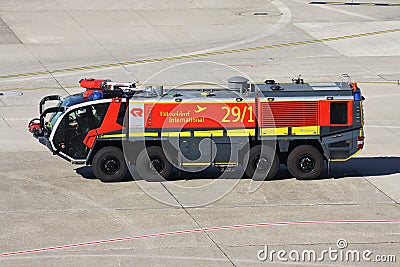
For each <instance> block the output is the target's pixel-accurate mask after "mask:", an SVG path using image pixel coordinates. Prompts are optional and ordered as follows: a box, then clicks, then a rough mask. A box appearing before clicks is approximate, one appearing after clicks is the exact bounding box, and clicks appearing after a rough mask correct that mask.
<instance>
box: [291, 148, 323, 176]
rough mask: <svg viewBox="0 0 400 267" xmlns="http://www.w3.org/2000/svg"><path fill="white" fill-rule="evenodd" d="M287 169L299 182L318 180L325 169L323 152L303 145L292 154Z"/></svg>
mask: <svg viewBox="0 0 400 267" xmlns="http://www.w3.org/2000/svg"><path fill="white" fill-rule="evenodd" d="M287 167H288V169H289V172H290V174H291V175H293V176H294V177H296V178H297V179H299V180H310V179H316V178H318V177H319V176H320V175H321V173H322V170H323V168H324V159H323V158H322V155H321V152H319V150H318V149H317V148H316V147H314V146H310V145H301V146H298V147H296V148H295V149H293V150H292V152H290V154H289V157H288V159H287Z"/></svg>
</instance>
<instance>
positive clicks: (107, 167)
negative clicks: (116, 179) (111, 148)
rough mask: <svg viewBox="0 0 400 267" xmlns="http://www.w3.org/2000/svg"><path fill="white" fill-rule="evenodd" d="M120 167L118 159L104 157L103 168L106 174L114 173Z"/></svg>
mask: <svg viewBox="0 0 400 267" xmlns="http://www.w3.org/2000/svg"><path fill="white" fill-rule="evenodd" d="M119 167H120V164H119V161H118V160H117V159H115V158H106V159H105V160H104V162H103V169H104V171H105V172H106V173H107V174H115V173H117V172H118V170H119Z"/></svg>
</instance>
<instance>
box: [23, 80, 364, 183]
mask: <svg viewBox="0 0 400 267" xmlns="http://www.w3.org/2000/svg"><path fill="white" fill-rule="evenodd" d="M346 77H347V78H348V79H345V78H346ZM80 85H81V86H82V87H83V88H86V91H84V92H82V93H80V94H75V95H71V96H68V97H65V98H63V97H61V96H58V95H51V96H46V97H44V98H43V99H42V100H41V101H40V105H39V107H40V108H39V111H40V118H39V119H33V120H32V121H31V122H30V123H29V130H30V131H31V132H32V133H33V135H34V137H36V138H37V139H38V140H39V142H40V143H42V144H44V145H46V146H47V147H48V148H49V149H50V150H51V151H52V152H53V153H54V154H56V155H58V156H60V157H62V158H64V159H66V160H68V161H71V162H72V163H82V164H87V165H91V166H92V170H93V173H94V175H95V176H96V177H98V178H99V179H101V180H102V181H107V182H111V181H121V180H122V179H124V177H126V176H127V173H128V169H129V167H130V166H135V168H136V170H137V174H138V175H139V176H140V177H141V178H144V179H147V180H157V179H158V178H168V176H170V174H171V172H172V170H173V168H176V169H178V170H189V171H197V170H203V169H204V168H206V167H209V166H213V167H217V168H220V169H222V170H232V169H235V168H236V167H238V166H242V170H244V172H245V174H246V175H247V176H249V177H252V178H253V179H262V180H263V179H271V178H273V177H274V176H276V174H277V173H278V171H279V167H280V164H284V165H286V166H287V168H288V170H289V172H290V173H291V175H293V176H294V177H296V178H298V179H315V178H317V177H319V176H320V175H321V173H322V171H323V167H324V161H328V162H329V161H346V160H347V159H349V158H350V157H352V156H354V155H355V154H356V153H357V152H359V151H361V149H362V148H363V145H364V134H363V108H362V103H363V100H364V97H363V96H362V95H361V91H360V89H359V88H358V87H357V84H356V83H351V82H350V78H349V77H348V76H342V79H341V81H340V82H334V83H325V84H311V83H310V84H305V83H303V80H302V79H300V78H296V79H293V83H288V84H278V83H276V82H275V81H274V80H266V81H265V82H264V83H262V84H250V83H249V81H248V80H247V79H245V78H243V77H237V76H236V77H232V78H230V79H228V87H227V88H221V87H218V88H210V87H209V86H206V85H204V86H202V85H199V88H196V89H193V88H186V89H185V88H181V87H179V88H172V89H170V90H164V88H163V87H162V86H146V87H143V88H141V87H137V86H136V84H135V83H115V82H111V81H110V80H94V79H83V80H81V81H80ZM48 101H57V102H58V103H57V105H55V106H54V107H50V108H47V109H45V110H43V107H44V105H45V103H46V102H48ZM47 115H49V116H47ZM236 169H237V168H236Z"/></svg>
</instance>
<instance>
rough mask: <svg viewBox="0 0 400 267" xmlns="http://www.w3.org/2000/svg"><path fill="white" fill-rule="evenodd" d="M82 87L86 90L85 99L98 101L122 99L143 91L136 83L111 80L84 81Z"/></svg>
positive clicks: (81, 83) (80, 82)
mask: <svg viewBox="0 0 400 267" xmlns="http://www.w3.org/2000/svg"><path fill="white" fill-rule="evenodd" d="M79 84H80V86H81V87H83V88H86V91H85V92H84V93H83V97H84V98H85V99H86V100H97V99H101V98H109V97H122V96H128V95H133V94H135V93H136V92H137V91H142V90H143V89H139V88H137V87H136V82H112V81H111V80H109V79H87V78H86V79H82V80H80V81H79Z"/></svg>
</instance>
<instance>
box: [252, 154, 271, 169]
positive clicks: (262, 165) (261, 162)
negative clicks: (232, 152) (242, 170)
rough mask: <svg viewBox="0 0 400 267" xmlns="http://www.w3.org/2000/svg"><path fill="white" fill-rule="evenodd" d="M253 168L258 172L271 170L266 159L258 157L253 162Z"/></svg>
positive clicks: (269, 163)
mask: <svg viewBox="0 0 400 267" xmlns="http://www.w3.org/2000/svg"><path fill="white" fill-rule="evenodd" d="M255 167H256V168H255V169H256V170H257V171H259V172H267V171H269V169H270V168H271V162H270V161H269V159H267V158H266V157H263V156H260V157H258V158H257V159H256V160H255Z"/></svg>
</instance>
